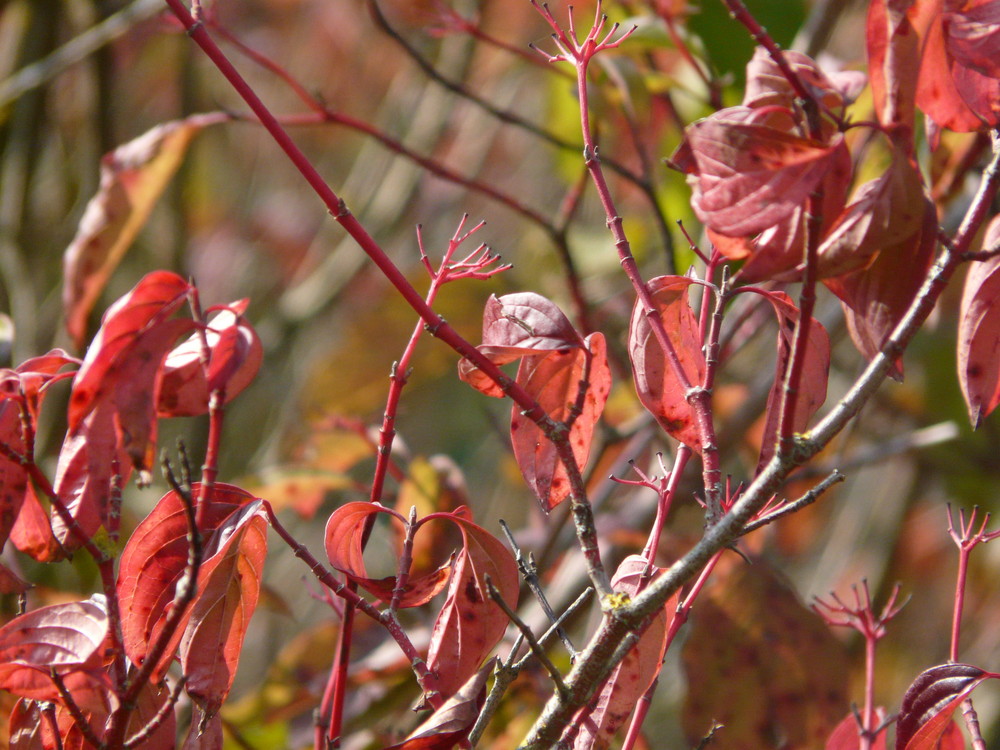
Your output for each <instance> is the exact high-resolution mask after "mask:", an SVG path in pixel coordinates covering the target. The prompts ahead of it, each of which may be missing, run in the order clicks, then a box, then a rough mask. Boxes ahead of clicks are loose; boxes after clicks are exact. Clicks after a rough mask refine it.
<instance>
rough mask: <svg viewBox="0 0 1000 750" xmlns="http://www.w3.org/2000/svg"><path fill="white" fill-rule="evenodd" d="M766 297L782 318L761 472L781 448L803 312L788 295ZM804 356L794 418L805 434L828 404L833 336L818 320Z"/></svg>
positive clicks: (759, 465)
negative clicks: (780, 430) (789, 380)
mask: <svg viewBox="0 0 1000 750" xmlns="http://www.w3.org/2000/svg"><path fill="white" fill-rule="evenodd" d="M765 296H766V297H767V300H768V302H770V303H771V306H772V307H773V308H774V314H775V315H776V316H777V318H778V337H777V339H778V357H777V362H776V366H775V373H774V382H773V383H772V384H771V391H770V392H769V393H768V396H767V408H766V412H765V414H766V417H765V420H764V437H763V438H762V441H761V446H760V460H759V461H758V463H757V471H758V472H759V471H760V470H761V469H762V468H763V467H764V466H765V465H766V464H767V462H768V461H770V460H771V457H772V456H774V452H775V450H776V449H777V441H778V427H779V424H780V421H781V406H782V401H783V395H784V393H785V389H784V385H785V378H786V376H787V374H788V366H789V364H790V363H791V358H792V347H793V345H794V342H795V327H796V325H797V324H798V321H799V317H800V313H799V309H798V308H797V307H796V306H795V303H794V302H792V299H791V298H790V297H789V296H788V295H787V294H785V293H784V292H776V291H775V292H768V293H767V294H766V295H765ZM802 356H803V360H802V376H801V379H800V380H799V390H798V392H797V393H796V394H795V411H794V413H793V417H792V429H793V430H794V431H795V432H805V430H806V428H807V427H808V426H809V420H810V419H811V418H812V416H813V415H814V414H815V413H816V412H817V411H819V408H820V407H821V406H822V405H823V402H824V401H826V385H827V378H828V377H829V372H830V336H829V335H828V334H827V332H826V329H825V328H824V327H823V326H822V325H821V324H820V322H819V321H818V320H816V319H815V318H814V319H813V320H812V321H811V323H810V325H809V338H808V339H807V343H806V351H805V354H803V355H802Z"/></svg>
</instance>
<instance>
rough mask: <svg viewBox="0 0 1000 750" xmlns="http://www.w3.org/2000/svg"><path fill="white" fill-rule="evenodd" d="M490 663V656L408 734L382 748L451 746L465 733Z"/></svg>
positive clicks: (424, 749)
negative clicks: (487, 660)
mask: <svg viewBox="0 0 1000 750" xmlns="http://www.w3.org/2000/svg"><path fill="white" fill-rule="evenodd" d="M494 663H495V660H492V659H491V660H490V661H489V662H487V663H486V664H484V665H483V666H482V668H480V669H479V670H478V671H477V672H476V673H475V674H474V675H472V677H470V678H469V679H468V680H466V682H465V684H464V685H462V687H461V688H459V689H458V691H457V692H456V693H455V694H454V695H453V696H451V697H450V698H449V699H448V700H446V701H445V702H444V704H443V705H442V706H441V707H440V708H439V709H437V710H436V711H435V712H434V713H433V714H431V715H430V717H429V718H428V719H427V721H425V722H424V723H423V724H421V725H420V726H419V727H417V728H416V729H415V730H413V732H411V733H410V736H409V737H407V738H406V739H405V740H404V741H403V742H401V743H399V744H396V745H392V746H391V747H389V748H387V749H386V750H451V748H453V747H454V746H455V745H456V744H458V743H459V742H461V741H462V740H464V739H465V738H466V737H468V735H469V731H470V730H471V729H472V725H473V724H475V723H476V718H477V717H478V716H479V711H480V709H482V707H483V702H484V701H485V699H486V681H487V680H488V679H489V677H490V675H491V674H492V673H493V667H494Z"/></svg>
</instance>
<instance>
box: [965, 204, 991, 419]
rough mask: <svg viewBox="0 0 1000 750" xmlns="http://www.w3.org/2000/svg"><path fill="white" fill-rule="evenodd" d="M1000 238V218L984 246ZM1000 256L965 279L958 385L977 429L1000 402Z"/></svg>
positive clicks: (973, 269)
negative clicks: (999, 299)
mask: <svg viewBox="0 0 1000 750" xmlns="http://www.w3.org/2000/svg"><path fill="white" fill-rule="evenodd" d="M998 238H1000V219H998V218H994V219H993V221H991V222H990V225H989V227H988V228H987V230H986V240H985V242H984V245H985V246H987V247H989V246H991V245H993V244H994V243H995V242H996V241H997V239H998ZM998 295H1000V256H994V257H993V258H990V259H989V260H985V261H982V262H978V263H973V264H972V265H971V266H970V268H969V275H968V276H966V277H965V287H964V291H963V293H962V305H961V308H960V313H959V321H958V383H959V385H960V386H961V388H962V395H963V396H964V397H965V403H966V405H967V407H968V409H969V420H970V421H971V422H972V426H973V428H975V427H978V426H979V424H980V422H981V421H982V419H983V417H986V416H987V415H989V414H990V412H992V411H993V410H994V409H995V408H996V407H997V404H998V403H1000V309H998V307H997V305H996V300H997V297H998Z"/></svg>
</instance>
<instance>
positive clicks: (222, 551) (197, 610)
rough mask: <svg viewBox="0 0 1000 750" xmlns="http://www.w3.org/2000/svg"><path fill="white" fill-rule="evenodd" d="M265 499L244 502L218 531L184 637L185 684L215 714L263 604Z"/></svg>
mask: <svg viewBox="0 0 1000 750" xmlns="http://www.w3.org/2000/svg"><path fill="white" fill-rule="evenodd" d="M260 507H261V501H260V500H256V501H253V502H248V503H246V504H244V505H242V506H241V507H240V508H239V510H237V511H236V512H234V513H232V514H230V516H229V517H228V518H226V520H225V521H224V522H223V523H222V524H220V525H219V526H218V527H217V528H216V529H215V532H214V533H213V535H212V537H211V540H210V544H209V545H208V546H207V547H206V550H205V553H206V555H207V560H206V562H205V566H204V569H203V571H199V574H198V595H197V598H196V599H195V602H194V604H193V605H192V607H191V614H190V618H189V619H188V623H187V627H186V628H185V630H184V636H183V637H182V638H181V641H180V652H179V653H180V660H181V669H182V670H183V672H184V675H185V676H186V677H187V680H188V681H187V683H186V684H185V686H184V689H185V690H186V691H187V693H188V695H190V696H191V697H192V699H194V700H195V701H196V702H197V703H198V704H199V705H200V706H201V707H202V708H203V710H204V711H205V713H206V714H208V715H209V716H212V715H214V714H215V713H216V712H217V711H218V710H219V708H220V707H221V706H222V703H223V701H224V700H225V699H226V696H227V695H228V694H229V690H230V688H231V687H232V685H233V679H234V678H235V677H236V666H237V664H238V663H239V658H240V652H241V651H242V649H243V640H244V638H245V636H246V632H247V628H248V627H249V626H250V618H251V617H252V616H253V612H254V609H255V608H256V606H257V597H258V595H259V593H260V583H261V576H262V574H263V568H264V558H265V556H266V555H267V522H266V521H265V519H264V518H263V516H262V515H261V514H260Z"/></svg>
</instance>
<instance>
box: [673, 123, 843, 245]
mask: <svg viewBox="0 0 1000 750" xmlns="http://www.w3.org/2000/svg"><path fill="white" fill-rule="evenodd" d="M796 129H797V125H796V121H795V119H794V117H793V116H792V114H791V111H790V110H788V109H786V108H784V107H777V106H770V107H761V108H755V109H754V108H750V107H730V108H728V109H723V110H720V111H719V112H716V113H715V114H714V115H712V116H711V117H707V118H705V119H703V120H699V121H698V122H696V123H694V124H693V125H690V126H689V127H688V129H687V131H686V135H685V141H684V143H683V144H682V145H681V147H680V149H678V151H677V153H676V154H675V155H674V157H673V159H672V163H673V164H674V166H676V167H677V168H679V169H681V171H683V172H685V173H686V174H687V175H688V182H689V184H690V185H691V188H692V193H693V194H692V197H691V205H692V207H693V208H694V211H695V213H696V214H697V215H698V218H699V219H700V220H701V221H702V222H703V223H704V224H705V225H706V226H708V227H709V228H710V229H712V230H714V231H716V232H719V233H720V234H724V235H727V236H730V237H742V236H746V235H752V234H757V233H758V232H763V231H764V230H766V229H768V228H769V227H773V226H774V225H775V224H778V223H779V222H781V221H782V220H784V219H786V218H788V217H789V216H790V215H791V214H792V213H793V212H794V211H795V209H796V208H798V207H799V206H801V205H802V204H803V203H805V200H806V198H807V197H808V195H809V193H810V192H811V191H812V190H813V189H814V188H815V187H816V185H817V184H818V183H819V182H820V180H822V179H823V177H824V175H825V174H826V172H827V170H828V169H829V165H830V160H831V158H832V155H833V153H834V151H835V150H836V148H837V146H839V145H840V143H841V142H842V137H841V135H840V134H838V133H833V134H832V135H831V136H830V137H829V139H828V140H827V141H826V142H821V141H815V140H812V139H809V138H804V137H802V136H800V135H798V134H797V133H796Z"/></svg>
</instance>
